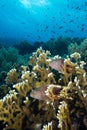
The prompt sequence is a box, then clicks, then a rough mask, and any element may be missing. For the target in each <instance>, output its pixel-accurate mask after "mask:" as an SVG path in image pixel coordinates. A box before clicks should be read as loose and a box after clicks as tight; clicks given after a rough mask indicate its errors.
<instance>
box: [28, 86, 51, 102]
mask: <svg viewBox="0 0 87 130" xmlns="http://www.w3.org/2000/svg"><path fill="white" fill-rule="evenodd" d="M47 87H48V86H45V87H44V86H42V87H40V88H38V89H35V90H32V91H31V93H30V97H32V98H35V99H39V100H49V98H48V96H47V95H46V93H45V91H46V90H47Z"/></svg>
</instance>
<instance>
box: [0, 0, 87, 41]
mask: <svg viewBox="0 0 87 130" xmlns="http://www.w3.org/2000/svg"><path fill="white" fill-rule="evenodd" d="M58 36H65V37H80V38H81V37H87V0H0V38H2V39H17V40H29V41H31V42H35V41H48V40H49V39H50V38H57V37H58Z"/></svg>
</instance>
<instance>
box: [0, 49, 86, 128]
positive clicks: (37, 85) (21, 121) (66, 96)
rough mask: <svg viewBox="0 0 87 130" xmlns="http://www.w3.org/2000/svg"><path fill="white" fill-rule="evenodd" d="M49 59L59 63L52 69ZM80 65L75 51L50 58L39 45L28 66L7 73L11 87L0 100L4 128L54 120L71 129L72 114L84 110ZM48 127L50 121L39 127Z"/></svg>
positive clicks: (27, 125)
mask: <svg viewBox="0 0 87 130" xmlns="http://www.w3.org/2000/svg"><path fill="white" fill-rule="evenodd" d="M72 58H75V60H74V61H73V60H72ZM52 61H53V63H55V62H56V64H55V65H59V66H57V67H56V66H54V67H53V68H52V64H51V66H50V63H52ZM84 65H85V62H84V61H81V60H80V55H79V54H77V53H75V54H73V55H72V56H71V57H67V58H66V59H60V58H59V57H58V58H57V59H55V60H54V58H53V57H52V58H51V56H50V52H49V51H44V50H43V49H42V48H39V49H38V50H37V51H36V52H34V53H33V55H32V56H31V57H30V60H29V65H28V66H25V67H23V66H21V67H19V70H18V71H17V69H12V70H11V71H10V72H8V74H7V78H6V84H8V85H10V86H11V90H10V91H9V93H8V94H6V95H5V96H4V97H3V98H2V99H0V121H3V123H4V124H5V130H11V129H14V130H29V129H30V130H35V129H36V127H37V128H39V127H40V129H41V127H42V126H43V124H46V123H47V122H54V124H56V125H57V126H56V128H58V126H59V129H60V130H72V123H73V120H74V117H73V115H75V116H77V115H76V113H77V112H78V111H79V112H83V113H84V114H85V112H87V73H86V71H85V69H84ZM55 67H56V69H55ZM53 69H55V70H56V71H58V72H57V73H56V71H54V70H53ZM58 69H59V70H58ZM12 85H13V87H12ZM33 89H34V90H35V91H34V90H33ZM32 90H33V94H31V93H32ZM34 94H36V95H34ZM31 95H32V96H31ZM37 95H38V98H37ZM41 96H42V97H47V98H43V99H42V97H41ZM32 97H35V98H36V99H35V98H32ZM38 99H39V100H38ZM47 99H48V100H49V102H48V100H47ZM81 102H82V103H81ZM48 103H49V104H48ZM78 106H79V107H78ZM57 111H58V113H57ZM52 129H54V128H53V123H51V124H48V125H46V126H45V127H44V128H43V130H52Z"/></svg>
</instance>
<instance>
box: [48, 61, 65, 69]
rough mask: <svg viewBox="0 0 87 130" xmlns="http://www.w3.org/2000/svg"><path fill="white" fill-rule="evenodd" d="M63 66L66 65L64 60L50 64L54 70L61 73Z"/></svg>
mask: <svg viewBox="0 0 87 130" xmlns="http://www.w3.org/2000/svg"><path fill="white" fill-rule="evenodd" d="M63 65H64V60H63V59H58V60H54V61H52V62H50V63H49V66H50V67H51V68H52V69H55V70H57V71H61V70H62V66H63Z"/></svg>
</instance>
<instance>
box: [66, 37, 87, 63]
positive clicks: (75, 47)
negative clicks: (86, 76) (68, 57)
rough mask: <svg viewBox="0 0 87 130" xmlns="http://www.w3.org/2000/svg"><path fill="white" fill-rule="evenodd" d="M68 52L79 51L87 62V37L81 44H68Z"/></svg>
mask: <svg viewBox="0 0 87 130" xmlns="http://www.w3.org/2000/svg"><path fill="white" fill-rule="evenodd" d="M68 52H69V54H72V53H74V52H78V53H80V54H81V59H82V60H84V61H85V62H87V38H86V39H84V40H83V41H82V42H81V44H80V45H79V44H77V43H76V42H75V43H71V44H70V45H69V46H68Z"/></svg>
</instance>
